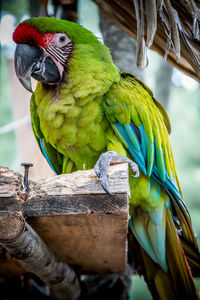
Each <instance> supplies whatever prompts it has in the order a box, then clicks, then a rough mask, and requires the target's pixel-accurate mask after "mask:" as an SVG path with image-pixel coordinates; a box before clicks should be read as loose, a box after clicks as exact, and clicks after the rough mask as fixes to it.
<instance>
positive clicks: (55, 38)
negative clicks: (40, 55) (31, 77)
mask: <svg viewBox="0 0 200 300" xmlns="http://www.w3.org/2000/svg"><path fill="white" fill-rule="evenodd" d="M45 42H46V44H47V46H46V47H45V48H43V50H44V54H45V55H46V56H49V57H50V58H51V59H52V60H53V62H54V63H55V64H56V66H57V68H58V71H59V74H60V77H61V78H62V75H63V71H64V67H63V65H62V64H61V63H60V62H59V61H58V60H57V59H56V58H55V57H54V56H53V55H52V54H51V53H49V52H55V54H56V52H57V51H58V52H59V50H60V53H62V49H63V48H64V49H65V48H66V46H67V45H68V44H69V43H71V41H70V39H69V37H68V36H67V35H66V34H65V33H55V34H52V33H47V34H46V35H45ZM46 49H47V50H48V51H47V50H46ZM64 49H63V52H64V51H65V50H64Z"/></svg>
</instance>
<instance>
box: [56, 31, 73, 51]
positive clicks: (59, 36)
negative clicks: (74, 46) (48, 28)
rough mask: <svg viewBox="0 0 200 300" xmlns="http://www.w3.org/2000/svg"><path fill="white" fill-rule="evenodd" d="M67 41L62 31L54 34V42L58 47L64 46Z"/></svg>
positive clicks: (68, 40)
mask: <svg viewBox="0 0 200 300" xmlns="http://www.w3.org/2000/svg"><path fill="white" fill-rule="evenodd" d="M69 42H70V39H69V37H68V36H67V35H66V34H64V33H56V34H55V36H54V44H55V46H57V47H59V48H63V47H65V46H66V45H67V44H68V43H69Z"/></svg>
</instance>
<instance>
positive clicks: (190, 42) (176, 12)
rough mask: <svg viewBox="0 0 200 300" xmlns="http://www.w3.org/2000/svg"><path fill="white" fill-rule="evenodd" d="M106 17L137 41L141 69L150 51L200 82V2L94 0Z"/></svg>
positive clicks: (193, 0) (187, 0)
mask: <svg viewBox="0 0 200 300" xmlns="http://www.w3.org/2000/svg"><path fill="white" fill-rule="evenodd" d="M94 1H95V2H96V3H97V4H98V6H99V7H100V9H101V10H102V11H103V12H104V14H105V15H106V16H107V17H108V18H109V19H110V20H111V21H112V22H113V23H115V24H116V25H118V26H119V27H121V28H122V29H123V30H124V31H126V32H127V33H128V34H129V35H131V36H132V37H133V38H134V39H136V40H137V66H138V67H145V66H146V65H147V64H148V59H147V55H146V50H147V48H151V49H153V50H155V51H157V52H158V53H159V54H160V55H162V56H163V57H164V58H165V59H167V60H168V61H169V62H170V63H171V64H173V65H174V66H175V67H177V68H178V69H180V70H182V71H183V72H185V73H186V74H188V75H189V76H191V77H193V78H195V79H196V80H198V81H200V30H199V26H200V1H198V0H180V1H176V0H123V1H122V0H112V1H111V0H94Z"/></svg>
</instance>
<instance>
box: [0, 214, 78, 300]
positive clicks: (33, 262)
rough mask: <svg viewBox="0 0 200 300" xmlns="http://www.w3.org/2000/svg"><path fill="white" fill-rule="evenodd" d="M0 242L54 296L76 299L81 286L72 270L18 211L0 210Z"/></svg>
mask: <svg viewBox="0 0 200 300" xmlns="http://www.w3.org/2000/svg"><path fill="white" fill-rule="evenodd" d="M0 244H1V245H2V246H3V247H4V248H6V250H7V251H8V252H9V253H10V254H11V255H13V256H14V257H15V258H16V259H17V260H19V261H20V263H21V265H22V266H23V267H24V268H25V269H26V270H28V271H30V272H32V273H34V274H35V275H37V276H38V277H39V278H40V279H41V280H42V281H43V282H44V283H45V284H47V285H48V286H49V287H50V291H51V296H52V298H53V299H66V298H67V299H69V300H75V299H78V297H79V295H80V285H79V280H78V278H77V277H76V274H75V272H74V271H73V270H72V268H70V267H69V266H68V265H66V264H65V263H63V262H61V261H60V260H58V259H57V258H56V256H55V254H54V253H53V252H52V250H50V248H49V247H48V246H47V245H46V244H45V243H44V242H43V241H42V240H41V238H40V237H39V236H38V235H37V233H36V232H35V231H34V230H33V229H32V228H31V227H30V226H29V225H28V224H27V223H26V222H25V219H24V218H23V217H22V216H21V215H20V214H19V213H11V212H6V211H0Z"/></svg>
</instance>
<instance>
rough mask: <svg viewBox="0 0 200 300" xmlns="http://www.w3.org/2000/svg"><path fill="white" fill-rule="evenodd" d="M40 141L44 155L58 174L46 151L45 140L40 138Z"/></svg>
mask: <svg viewBox="0 0 200 300" xmlns="http://www.w3.org/2000/svg"><path fill="white" fill-rule="evenodd" d="M39 143H40V147H41V150H42V153H43V155H44V157H45V158H46V160H47V162H48V164H49V166H50V167H51V169H52V170H53V171H54V172H55V173H56V174H57V172H56V170H55V169H54V167H53V165H52V163H51V160H50V158H49V156H48V154H47V152H46V149H45V146H44V142H43V139H39Z"/></svg>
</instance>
